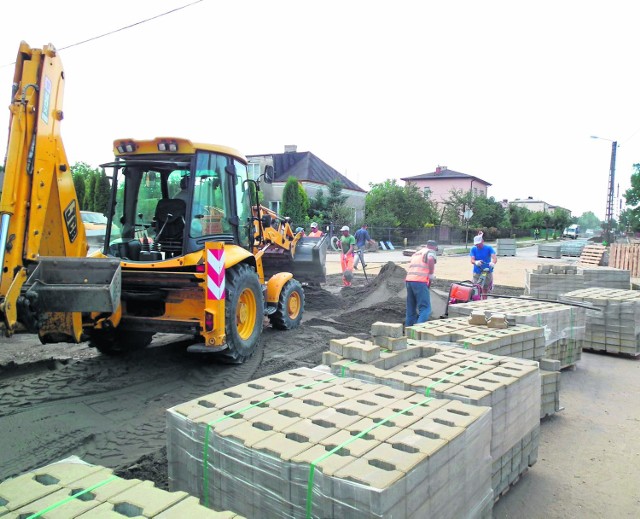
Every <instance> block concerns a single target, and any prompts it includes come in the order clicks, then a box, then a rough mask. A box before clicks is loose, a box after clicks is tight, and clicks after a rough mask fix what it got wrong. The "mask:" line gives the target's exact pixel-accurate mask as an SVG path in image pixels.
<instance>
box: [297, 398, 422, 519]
mask: <svg viewBox="0 0 640 519" xmlns="http://www.w3.org/2000/svg"><path fill="white" fill-rule="evenodd" d="M431 400H433V397H431V398H425V399H424V400H421V401H420V402H418V403H417V404H412V405H410V406H409V407H407V408H406V409H401V410H400V411H396V412H395V413H393V414H392V415H390V416H388V417H387V418H385V419H383V420H381V421H379V422H378V423H375V424H373V425H372V426H371V427H368V428H366V429H364V430H363V431H361V432H359V433H358V434H356V435H355V436H352V437H351V438H349V439H348V440H346V441H344V442H342V443H341V444H340V445H337V446H336V447H334V448H333V449H331V450H330V451H329V452H327V453H326V454H323V455H322V456H320V457H319V458H317V459H315V460H313V461H312V462H311V464H310V465H309V479H308V482H307V513H306V515H307V519H310V518H311V512H312V510H313V480H314V478H315V472H316V466H317V464H318V463H320V462H321V461H324V460H326V459H327V458H328V457H329V456H332V455H333V454H335V453H336V452H338V451H339V450H340V449H342V448H344V447H346V446H347V445H349V444H350V443H351V442H354V441H356V440H357V439H359V438H362V437H363V436H364V435H365V434H369V433H370V432H371V431H373V430H374V429H376V428H378V427H380V426H381V425H384V424H385V423H387V422H388V421H389V420H392V419H393V418H395V417H396V416H399V415H401V414H404V413H408V412H409V411H411V410H412V409H415V408H416V407H420V406H421V405H424V404H426V403H427V402H430V401H431Z"/></svg>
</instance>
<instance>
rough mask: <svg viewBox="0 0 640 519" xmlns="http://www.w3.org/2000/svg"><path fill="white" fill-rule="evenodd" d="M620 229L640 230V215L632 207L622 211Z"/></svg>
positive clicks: (626, 230) (625, 230)
mask: <svg viewBox="0 0 640 519" xmlns="http://www.w3.org/2000/svg"><path fill="white" fill-rule="evenodd" d="M619 226H620V230H621V231H624V232H638V231H640V215H638V214H637V213H636V212H634V211H633V210H632V209H625V210H623V211H622V212H621V213H620V222H619Z"/></svg>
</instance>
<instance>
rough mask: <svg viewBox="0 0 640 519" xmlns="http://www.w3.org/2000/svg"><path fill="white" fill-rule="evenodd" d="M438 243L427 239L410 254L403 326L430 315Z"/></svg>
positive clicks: (425, 318)
mask: <svg viewBox="0 0 640 519" xmlns="http://www.w3.org/2000/svg"><path fill="white" fill-rule="evenodd" d="M437 250H438V244H437V243H436V242H435V241H433V240H429V241H428V242H427V244H426V245H423V246H422V247H421V248H420V249H419V250H418V251H417V252H415V253H414V254H413V256H411V261H410V262H409V268H408V269H407V277H406V278H405V285H406V287H407V315H406V318H405V322H404V324H405V326H413V325H414V324H418V323H424V322H427V321H428V320H429V316H430V315H431V294H430V292H429V290H430V287H431V282H432V281H433V280H434V279H435V270H436V262H437V257H436V251H437Z"/></svg>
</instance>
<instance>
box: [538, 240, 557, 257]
mask: <svg viewBox="0 0 640 519" xmlns="http://www.w3.org/2000/svg"><path fill="white" fill-rule="evenodd" d="M538 257H539V258H550V259H560V258H561V257H562V247H561V246H560V245H555V244H548V243H540V244H538Z"/></svg>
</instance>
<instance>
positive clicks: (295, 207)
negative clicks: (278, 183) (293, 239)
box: [282, 177, 309, 226]
mask: <svg viewBox="0 0 640 519" xmlns="http://www.w3.org/2000/svg"><path fill="white" fill-rule="evenodd" d="M308 209H309V199H308V197H307V194H306V193H305V191H304V188H303V187H302V186H301V185H300V182H299V181H298V179H297V178H296V177H289V178H288V179H287V183H286V184H285V185H284V190H283V192H282V215H283V216H288V217H289V218H291V221H292V222H293V225H294V226H298V225H304V224H305V221H306V219H307V218H308V216H307V210H308Z"/></svg>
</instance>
